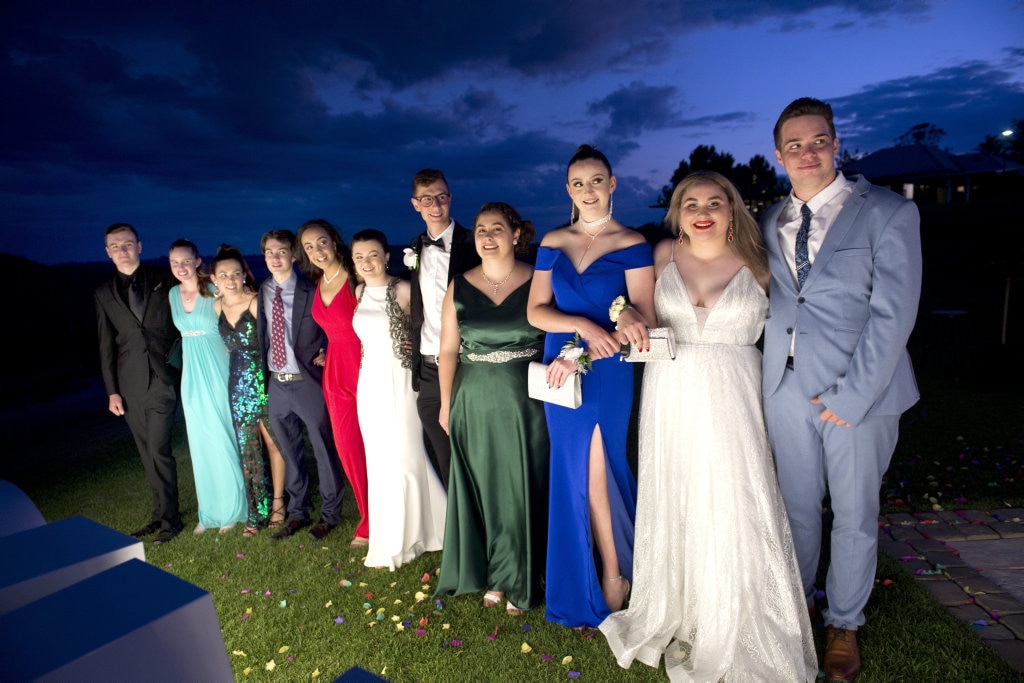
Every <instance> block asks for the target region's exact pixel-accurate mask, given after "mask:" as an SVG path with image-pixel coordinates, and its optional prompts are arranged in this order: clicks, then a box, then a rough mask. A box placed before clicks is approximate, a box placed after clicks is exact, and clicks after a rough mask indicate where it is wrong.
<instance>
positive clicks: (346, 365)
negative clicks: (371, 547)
mask: <svg viewBox="0 0 1024 683" xmlns="http://www.w3.org/2000/svg"><path fill="white" fill-rule="evenodd" d="M295 241H296V242H297V244H298V247H299V248H298V249H296V251H297V252H298V253H299V265H300V266H301V267H302V270H303V271H304V272H305V273H306V274H307V275H308V276H309V278H310V279H311V280H313V282H316V283H317V285H316V296H315V297H314V298H313V319H314V320H316V322H317V323H318V324H319V325H320V327H322V328H323V330H324V333H326V334H327V341H328V344H327V359H326V363H325V365H324V382H323V385H324V400H325V401H326V403H327V412H328V414H330V416H331V428H332V430H333V432H334V444H335V446H337V448H338V457H339V458H340V459H341V468H342V469H343V470H344V471H345V476H346V477H347V478H348V481H349V484H350V485H351V486H352V495H353V496H355V499H356V507H357V508H358V509H359V525H358V526H357V527H356V533H355V538H353V539H352V543H351V547H353V548H358V547H362V546H365V545H368V543H369V538H370V523H369V518H368V516H367V487H366V451H365V450H364V449H363V435H362V433H361V432H360V431H359V417H358V415H357V413H356V382H357V380H358V379H359V358H360V346H359V337H358V336H356V333H355V330H353V329H352V313H353V312H354V311H355V307H356V297H355V294H354V293H353V292H354V290H355V285H356V283H355V282H354V276H353V275H352V256H351V254H350V252H349V250H348V247H346V246H345V243H344V242H342V241H341V235H339V234H338V231H337V230H336V229H335V228H334V226H333V225H331V224H330V223H328V222H327V221H325V220H323V219H322V218H318V219H316V220H312V221H308V222H306V223H304V224H303V225H302V227H301V228H299V232H298V235H296V240H295Z"/></svg>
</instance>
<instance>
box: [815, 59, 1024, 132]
mask: <svg viewBox="0 0 1024 683" xmlns="http://www.w3.org/2000/svg"><path fill="white" fill-rule="evenodd" d="M1014 52H1015V51H1010V53H1009V55H1008V57H1007V58H1006V59H1005V60H1004V61H1003V62H1002V63H1000V64H993V63H991V62H987V61H983V60H970V61H966V62H962V63H959V64H956V65H953V66H949V67H945V68H942V69H937V70H935V71H933V72H931V73H928V74H923V75H920V76H907V77H905V78H900V79H894V80H889V81H884V82H882V83H876V84H873V85H870V86H867V87H864V88H862V89H861V90H859V91H858V92H856V93H853V94H851V95H847V96H843V97H836V98H832V99H831V100H830V102H829V103H830V104H831V105H832V107H833V109H834V110H835V112H836V129H837V134H838V135H839V137H840V140H841V141H842V143H843V146H844V147H845V148H846V149H849V150H850V151H854V150H855V149H858V150H860V151H861V152H874V151H877V150H879V149H884V148H886V147H891V146H893V140H894V138H896V137H898V136H900V135H901V134H903V133H904V132H906V131H907V130H909V129H910V128H911V127H912V126H914V125H916V124H918V123H924V122H928V123H931V124H933V125H935V126H938V127H939V128H942V129H944V130H945V131H946V133H947V136H946V138H944V139H943V141H942V144H943V146H948V147H950V148H951V149H952V150H953V151H954V152H967V151H970V150H971V149H973V148H974V146H976V145H977V144H978V143H980V142H981V141H982V138H983V137H984V132H979V131H989V132H990V133H992V134H995V133H997V132H999V131H1000V130H1002V129H1004V128H1005V127H1006V126H1007V125H1009V122H1010V120H1011V119H1014V118H1020V117H1022V116H1024V83H1022V82H1021V76H1020V68H1021V62H1022V58H1021V56H1020V55H1018V54H1014Z"/></svg>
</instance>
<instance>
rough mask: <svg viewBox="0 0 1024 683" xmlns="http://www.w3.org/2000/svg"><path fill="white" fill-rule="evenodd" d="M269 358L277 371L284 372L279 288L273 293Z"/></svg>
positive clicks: (282, 312)
mask: <svg viewBox="0 0 1024 683" xmlns="http://www.w3.org/2000/svg"><path fill="white" fill-rule="evenodd" d="M270 357H271V360H273V361H274V366H275V367H276V368H277V369H278V370H284V366H285V365H287V363H288V354H287V353H286V352H285V349H284V299H282V298H281V288H280V287H278V288H277V291H276V292H274V304H273V306H271V316H270Z"/></svg>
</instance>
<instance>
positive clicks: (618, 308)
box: [608, 296, 629, 323]
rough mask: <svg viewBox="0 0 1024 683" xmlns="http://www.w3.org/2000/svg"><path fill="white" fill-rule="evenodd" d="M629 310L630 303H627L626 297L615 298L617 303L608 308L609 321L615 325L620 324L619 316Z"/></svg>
mask: <svg viewBox="0 0 1024 683" xmlns="http://www.w3.org/2000/svg"><path fill="white" fill-rule="evenodd" d="M627 308H629V302H628V301H626V297H624V296H617V297H615V301H613V302H612V305H611V306H609V307H608V319H609V320H611V321H612V322H613V323H617V322H619V316H620V315H622V312H623V311H624V310H626V309H627Z"/></svg>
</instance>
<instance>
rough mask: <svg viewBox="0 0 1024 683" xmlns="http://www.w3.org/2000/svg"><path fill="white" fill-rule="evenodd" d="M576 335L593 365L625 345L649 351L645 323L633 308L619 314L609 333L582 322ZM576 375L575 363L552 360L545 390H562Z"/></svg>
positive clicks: (588, 321)
mask: <svg viewBox="0 0 1024 683" xmlns="http://www.w3.org/2000/svg"><path fill="white" fill-rule="evenodd" d="M576 332H578V333H579V335H580V341H581V342H582V343H583V344H584V345H585V347H586V349H587V354H588V355H589V356H590V360H592V361H593V360H601V359H602V358H611V357H612V356H614V355H617V354H618V353H619V352H620V351H621V350H622V347H623V346H625V345H627V344H636V346H637V349H638V350H640V351H641V352H643V351H650V350H651V340H650V339H649V338H648V337H647V321H645V320H644V319H643V316H641V315H640V314H639V313H637V312H636V309H633V308H627V309H626V310H624V311H622V313H621V314H620V315H619V319H618V324H616V326H615V330H614V331H612V332H608V331H606V330H605V329H604V328H603V327H601V326H600V325H597V324H595V323H593V322H591V321H590V320H585V319H584V320H581V321H580V323H579V324H578V325H577V326H576ZM576 371H577V365H576V361H573V360H568V359H566V358H556V359H554V360H552V361H551V363H549V364H548V370H547V375H546V377H547V383H548V386H552V387H555V388H558V387H561V386H562V385H563V384H565V381H566V380H567V379H569V377H570V376H571V375H572V374H573V373H575V372H576Z"/></svg>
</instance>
